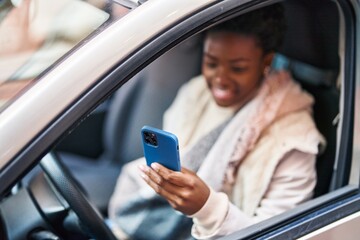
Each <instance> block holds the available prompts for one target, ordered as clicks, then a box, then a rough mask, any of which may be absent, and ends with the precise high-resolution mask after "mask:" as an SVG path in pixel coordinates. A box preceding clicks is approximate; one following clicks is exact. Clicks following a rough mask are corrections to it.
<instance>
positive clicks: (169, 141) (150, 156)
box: [141, 126, 181, 171]
mask: <svg viewBox="0 0 360 240" xmlns="http://www.w3.org/2000/svg"><path fill="white" fill-rule="evenodd" d="M141 139H142V143H143V149H144V156H145V159H146V164H147V165H148V166H150V165H151V163H153V162H157V163H160V164H161V165H163V166H164V167H166V168H169V169H171V170H173V171H180V170H181V166H180V156H179V143H178V139H177V137H176V136H175V135H174V134H172V133H170V132H166V131H163V130H161V129H157V128H154V127H149V126H144V127H143V128H142V129H141Z"/></svg>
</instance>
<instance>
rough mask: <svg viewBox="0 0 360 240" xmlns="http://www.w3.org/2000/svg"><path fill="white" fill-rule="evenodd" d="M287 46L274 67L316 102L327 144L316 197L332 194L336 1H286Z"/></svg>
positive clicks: (336, 97)
mask: <svg viewBox="0 0 360 240" xmlns="http://www.w3.org/2000/svg"><path fill="white" fill-rule="evenodd" d="M284 7H285V10H286V11H285V13H286V16H287V19H288V29H287V33H286V36H285V42H284V44H283V47H282V49H281V50H280V53H281V55H278V56H277V57H276V58H275V61H274V63H273V64H274V65H278V66H277V67H280V65H282V67H286V68H288V69H289V70H290V71H291V72H292V75H293V77H294V78H295V79H296V80H297V81H299V82H300V83H301V85H302V87H303V88H304V89H306V90H307V91H308V92H310V93H311V94H312V95H313V97H314V98H315V105H314V109H313V110H314V120H315V123H316V125H317V127H318V129H319V131H320V132H321V133H322V134H323V136H324V137H325V138H326V141H327V147H326V150H325V151H324V152H323V153H322V154H321V155H320V156H318V158H317V162H316V171H317V184H316V187H315V192H314V197H317V196H320V195H322V194H325V193H327V192H328V191H329V188H330V182H331V178H332V173H333V167H334V162H335V151H336V132H337V126H336V124H335V123H334V119H335V118H336V117H337V115H338V113H339V90H338V88H337V77H338V72H339V65H340V64H339V62H340V59H339V55H338V52H339V21H340V20H339V12H338V8H337V6H336V3H335V2H334V1H328V0H318V1H312V0H304V1H286V2H285V4H284Z"/></svg>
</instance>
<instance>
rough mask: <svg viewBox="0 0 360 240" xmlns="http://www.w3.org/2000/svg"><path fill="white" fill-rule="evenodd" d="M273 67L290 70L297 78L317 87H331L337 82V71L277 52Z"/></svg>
mask: <svg viewBox="0 0 360 240" xmlns="http://www.w3.org/2000/svg"><path fill="white" fill-rule="evenodd" d="M271 67H272V69H275V70H281V69H286V70H289V71H290V72H291V73H292V75H293V76H294V78H295V79H297V80H299V81H301V82H303V83H306V84H309V85H312V86H317V87H331V86H332V85H333V83H335V82H336V78H337V74H338V72H337V71H334V70H328V69H321V68H318V67H315V66H313V65H310V64H307V63H304V62H301V61H298V60H295V59H291V58H288V57H286V56H285V55H283V54H280V53H276V54H275V56H274V59H273V61H272V65H271Z"/></svg>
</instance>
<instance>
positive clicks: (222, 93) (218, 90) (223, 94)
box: [213, 87, 232, 98]
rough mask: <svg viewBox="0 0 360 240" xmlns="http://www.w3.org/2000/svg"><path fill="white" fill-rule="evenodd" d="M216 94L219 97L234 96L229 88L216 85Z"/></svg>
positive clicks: (214, 91)
mask: <svg viewBox="0 0 360 240" xmlns="http://www.w3.org/2000/svg"><path fill="white" fill-rule="evenodd" d="M213 93H214V96H215V97H217V98H228V97H231V96H232V93H231V91H230V90H229V89H227V88H220V87H215V88H214V89H213Z"/></svg>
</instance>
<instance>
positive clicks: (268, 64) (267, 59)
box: [264, 52, 275, 67]
mask: <svg viewBox="0 0 360 240" xmlns="http://www.w3.org/2000/svg"><path fill="white" fill-rule="evenodd" d="M274 56H275V53H274V52H269V53H267V54H265V56H264V65H265V67H271V63H272V60H273V58H274Z"/></svg>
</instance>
